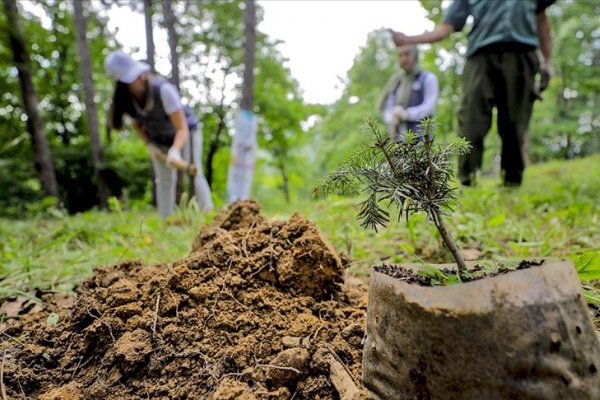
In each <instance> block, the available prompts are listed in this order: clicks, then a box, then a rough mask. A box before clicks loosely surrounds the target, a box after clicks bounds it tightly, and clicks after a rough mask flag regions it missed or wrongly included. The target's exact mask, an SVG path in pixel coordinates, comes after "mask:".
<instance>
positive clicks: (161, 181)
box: [105, 51, 214, 217]
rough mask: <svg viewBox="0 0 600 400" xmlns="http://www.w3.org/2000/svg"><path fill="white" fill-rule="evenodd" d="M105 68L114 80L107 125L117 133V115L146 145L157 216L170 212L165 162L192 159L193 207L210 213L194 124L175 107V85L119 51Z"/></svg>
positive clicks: (171, 184) (171, 173) (170, 174)
mask: <svg viewBox="0 0 600 400" xmlns="http://www.w3.org/2000/svg"><path fill="white" fill-rule="evenodd" d="M105 68H106V71H107V72H108V74H109V75H110V76H111V78H112V79H113V80H114V81H115V82H116V87H115V93H114V95H113V102H112V105H111V112H110V117H109V124H110V125H111V127H112V128H114V129H122V128H123V115H128V116H129V117H131V118H132V119H133V128H134V131H135V132H136V134H137V135H138V136H139V137H140V138H141V139H142V140H143V141H144V143H146V145H147V146H148V151H149V154H150V157H151V158H152V166H153V169H154V174H155V177H156V178H155V179H156V202H157V205H158V210H159V212H160V214H161V215H162V216H163V217H167V216H168V215H170V214H172V213H173V212H174V211H175V190H176V181H177V171H176V170H175V169H174V168H172V167H170V166H169V165H168V164H169V162H173V161H182V160H183V159H185V160H186V161H188V162H190V159H191V158H192V155H193V162H194V164H196V167H197V168H198V173H197V174H196V177H195V178H194V190H195V194H196V198H197V200H198V204H199V205H200V208H201V209H202V210H203V211H205V212H209V211H211V210H212V209H213V207H214V205H213V201H212V195H211V192H210V188H209V186H208V183H207V182H206V178H205V177H204V174H203V173H202V170H201V166H202V164H201V155H202V134H201V132H198V131H199V130H200V129H198V128H199V127H200V122H199V120H198V118H196V116H195V115H194V114H193V113H192V111H191V110H190V109H189V107H187V106H184V105H183V104H182V103H181V98H180V95H179V91H178V89H177V87H175V85H173V84H172V83H170V82H168V81H167V80H165V79H163V78H161V77H158V76H156V75H154V74H152V73H151V72H150V66H149V65H148V64H146V63H143V62H140V61H136V60H133V59H132V58H131V57H130V56H129V55H128V54H126V53H124V52H122V51H113V52H112V53H110V54H109V55H108V56H107V57H106V60H105ZM190 137H191V140H190ZM192 148H193V151H192ZM158 151H163V152H165V153H167V163H166V164H165V163H162V162H161V161H159V160H158V158H157V152H158Z"/></svg>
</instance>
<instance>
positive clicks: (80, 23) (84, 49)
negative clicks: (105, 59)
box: [73, 1, 108, 209]
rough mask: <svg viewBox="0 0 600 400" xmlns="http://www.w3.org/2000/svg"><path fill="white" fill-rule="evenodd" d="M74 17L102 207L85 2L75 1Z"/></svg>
mask: <svg viewBox="0 0 600 400" xmlns="http://www.w3.org/2000/svg"><path fill="white" fill-rule="evenodd" d="M73 11H74V13H73V17H74V19H75V35H76V40H77V51H78V52H79V73H80V75H81V81H82V82H83V98H84V102H85V110H86V113H87V122H88V129H89V131H90V146H91V150H92V166H93V168H94V175H95V177H96V184H97V185H98V199H99V201H100V208H102V209H106V208H108V187H107V185H106V182H104V177H103V176H102V168H103V165H104V156H103V154H102V144H101V143H100V127H99V124H98V111H97V110H96V103H95V101H94V97H95V94H94V93H95V90H94V81H93V78H92V62H91V60H90V50H89V48H88V46H87V41H86V32H87V26H86V25H87V18H86V17H85V15H84V14H83V2H80V1H74V2H73Z"/></svg>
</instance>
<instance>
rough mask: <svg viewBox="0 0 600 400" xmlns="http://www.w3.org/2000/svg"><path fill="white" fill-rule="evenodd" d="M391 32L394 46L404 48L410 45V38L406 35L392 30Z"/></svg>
mask: <svg viewBox="0 0 600 400" xmlns="http://www.w3.org/2000/svg"><path fill="white" fill-rule="evenodd" d="M390 32H391V33H392V39H393V40H394V44H395V45H396V46H398V47H400V46H404V45H405V44H408V36H406V35H405V34H404V33H402V32H395V31H393V30H391V29H390Z"/></svg>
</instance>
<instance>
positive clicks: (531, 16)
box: [393, 0, 556, 186]
mask: <svg viewBox="0 0 600 400" xmlns="http://www.w3.org/2000/svg"><path fill="white" fill-rule="evenodd" d="M555 1H556V0H503V1H486V0H455V1H454V2H453V3H452V4H451V5H450V7H449V9H448V11H447V13H446V15H445V17H444V20H443V22H442V23H441V24H439V25H438V26H436V27H435V29H434V30H433V31H430V32H425V33H423V34H420V35H414V36H407V35H405V34H403V33H401V32H393V38H394V42H395V44H396V45H397V46H404V45H406V44H417V43H433V42H437V41H440V40H443V39H445V38H446V37H448V36H449V35H450V34H451V33H453V32H458V31H461V30H462V29H463V27H464V25H465V23H466V22H467V19H468V18H469V16H472V17H473V24H472V29H471V31H470V32H469V34H468V39H469V46H468V49H467V53H466V58H467V61H466V63H465V68H464V72H463V78H462V79H463V97H462V102H461V107H460V110H459V113H458V125H459V135H460V136H462V137H464V138H466V139H467V140H469V141H470V142H471V145H472V146H473V149H472V151H471V153H470V154H467V155H465V156H462V157H460V159H459V174H458V175H459V179H460V181H461V183H462V184H463V185H465V186H470V185H474V184H475V176H476V172H477V171H478V170H479V169H480V168H481V163H482V158H483V150H484V138H485V136H486V134H487V132H488V131H489V129H490V126H491V122H492V110H493V107H496V110H497V114H498V119H497V126H498V133H499V135H500V138H501V140H502V153H501V164H500V166H501V169H502V175H503V181H504V185H505V186H519V185H521V183H522V180H523V171H524V169H525V161H524V159H525V157H524V154H523V143H524V141H525V136H526V134H527V133H526V132H527V130H528V126H529V120H530V118H531V112H532V110H533V103H534V101H535V99H536V98H539V96H540V93H541V92H542V91H543V90H544V89H546V87H547V86H548V84H549V82H550V78H551V76H552V37H551V29H550V21H549V19H548V17H547V15H546V9H547V8H548V7H549V6H550V5H551V4H552V3H554V2H555ZM538 48H539V49H540V52H541V54H542V58H543V60H542V62H541V63H540V60H539V58H538V54H537V51H536V50H537V49H538ZM538 73H539V74H540V79H539V82H537V83H536V75H537V74H538Z"/></svg>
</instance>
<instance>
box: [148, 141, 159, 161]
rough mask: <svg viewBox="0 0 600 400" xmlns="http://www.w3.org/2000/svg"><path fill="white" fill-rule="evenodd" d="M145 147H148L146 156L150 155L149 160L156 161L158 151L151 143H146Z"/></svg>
mask: <svg viewBox="0 0 600 400" xmlns="http://www.w3.org/2000/svg"><path fill="white" fill-rule="evenodd" d="M146 146H147V147H148V154H150V158H151V159H153V160H158V153H159V152H160V149H159V148H158V147H156V146H155V145H153V144H152V143H148V144H147V145H146Z"/></svg>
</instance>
